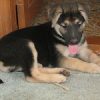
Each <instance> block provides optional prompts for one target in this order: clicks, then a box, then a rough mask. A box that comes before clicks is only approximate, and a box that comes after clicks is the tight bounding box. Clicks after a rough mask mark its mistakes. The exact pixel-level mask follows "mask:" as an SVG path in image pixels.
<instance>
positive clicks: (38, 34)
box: [0, 22, 60, 76]
mask: <svg viewBox="0 0 100 100" xmlns="http://www.w3.org/2000/svg"><path fill="white" fill-rule="evenodd" d="M54 32H55V31H54V29H52V28H51V23H50V22H48V23H45V24H42V25H39V26H35V27H29V28H25V29H21V30H17V31H15V32H12V33H10V34H8V35H7V36H5V37H3V38H2V39H1V40H0V61H2V62H4V65H5V66H7V67H8V66H12V67H15V66H17V67H20V66H21V67H22V68H23V71H24V73H25V75H29V76H30V67H32V63H33V61H34V59H33V58H32V53H31V50H30V48H29V47H28V43H29V41H32V42H33V43H34V44H35V47H36V50H37V52H38V61H39V63H41V64H43V66H48V65H49V64H51V65H53V66H56V65H57V63H56V62H57V56H58V55H57V54H56V53H57V51H55V48H54V44H57V43H60V41H59V40H56V39H55V38H54V36H53V34H54Z"/></svg>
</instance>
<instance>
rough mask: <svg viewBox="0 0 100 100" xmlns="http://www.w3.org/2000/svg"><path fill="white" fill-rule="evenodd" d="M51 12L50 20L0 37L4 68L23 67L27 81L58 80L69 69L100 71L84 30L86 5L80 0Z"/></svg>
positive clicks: (1, 66)
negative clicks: (81, 3) (80, 3)
mask: <svg viewBox="0 0 100 100" xmlns="http://www.w3.org/2000/svg"><path fill="white" fill-rule="evenodd" d="M48 14H49V18H50V21H49V22H47V23H44V24H42V25H38V26H32V27H28V28H24V29H20V30H17V31H14V32H11V33H10V34H8V35H6V36H4V37H3V38H2V39H1V40H0V70H1V71H4V72H12V71H19V70H23V72H24V74H25V77H26V80H27V81H30V82H57V83H60V82H65V81H66V79H67V77H66V76H68V75H69V72H68V71H67V70H66V69H71V70H77V71H82V72H89V73H100V58H99V57H98V56H97V55H96V54H94V53H93V52H92V51H91V50H89V48H88V45H87V42H86V40H85V34H84V32H83V31H84V27H85V24H86V23H88V16H87V14H86V11H85V9H83V7H82V6H81V5H79V4H69V5H68V4H62V5H53V6H52V7H51V8H49V10H48ZM42 66H46V67H42ZM61 67H62V68H61Z"/></svg>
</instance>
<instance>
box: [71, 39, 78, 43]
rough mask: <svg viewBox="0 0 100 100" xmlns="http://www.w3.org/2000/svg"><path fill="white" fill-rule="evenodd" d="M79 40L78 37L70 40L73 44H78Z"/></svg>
mask: <svg viewBox="0 0 100 100" xmlns="http://www.w3.org/2000/svg"><path fill="white" fill-rule="evenodd" d="M77 42H78V40H77V39H76V38H72V39H71V40H70V43H71V44H76V43H77Z"/></svg>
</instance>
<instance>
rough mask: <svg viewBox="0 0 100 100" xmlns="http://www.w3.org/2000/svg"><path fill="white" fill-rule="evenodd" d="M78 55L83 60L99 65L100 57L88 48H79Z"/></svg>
mask: <svg viewBox="0 0 100 100" xmlns="http://www.w3.org/2000/svg"><path fill="white" fill-rule="evenodd" d="M79 55H80V58H81V59H83V60H84V61H86V62H90V63H94V64H97V65H98V66H99V67H100V57H99V56H98V55H96V54H95V53H94V52H93V51H92V50H90V49H89V48H84V49H83V50H81V51H80V54H79Z"/></svg>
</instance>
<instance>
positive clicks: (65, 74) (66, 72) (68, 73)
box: [60, 68, 70, 77]
mask: <svg viewBox="0 0 100 100" xmlns="http://www.w3.org/2000/svg"><path fill="white" fill-rule="evenodd" d="M60 74H62V75H64V76H67V77H69V76H70V72H69V71H68V70H66V69H64V68H63V70H62V71H61V72H60Z"/></svg>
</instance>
